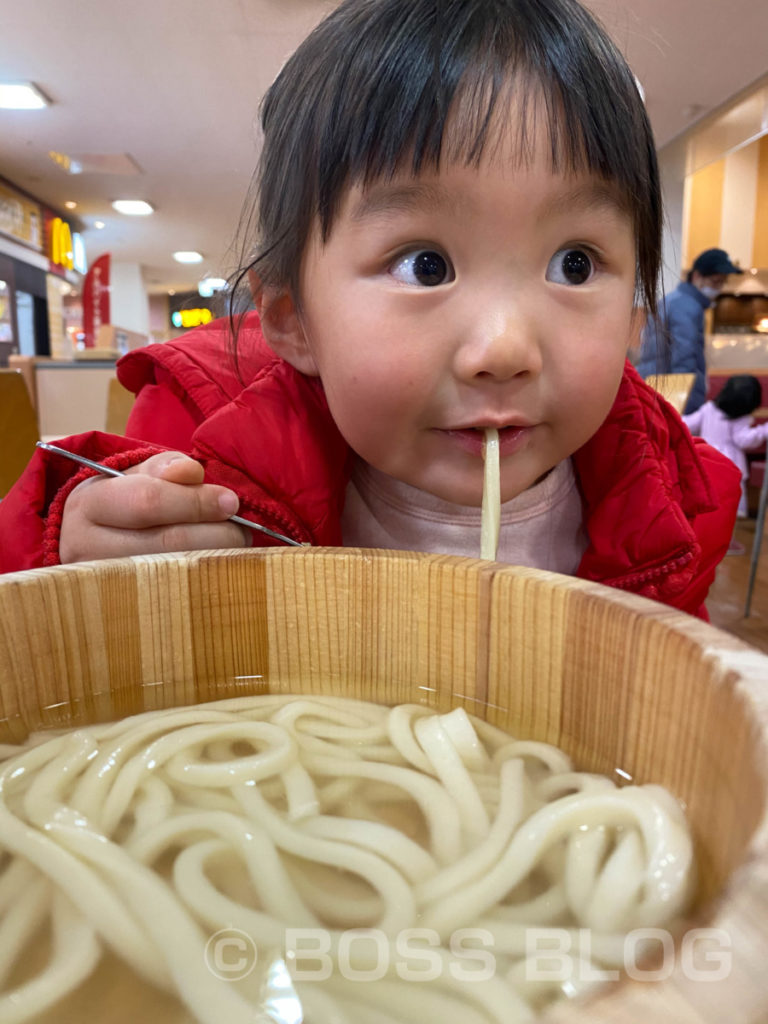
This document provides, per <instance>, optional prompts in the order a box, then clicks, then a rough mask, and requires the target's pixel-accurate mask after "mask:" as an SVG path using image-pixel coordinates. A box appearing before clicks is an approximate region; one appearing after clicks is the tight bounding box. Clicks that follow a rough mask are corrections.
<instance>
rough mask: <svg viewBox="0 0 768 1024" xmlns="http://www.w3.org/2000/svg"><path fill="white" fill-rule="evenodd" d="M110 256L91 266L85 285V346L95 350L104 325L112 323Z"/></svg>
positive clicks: (100, 258) (103, 257) (95, 261)
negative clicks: (97, 338)
mask: <svg viewBox="0 0 768 1024" xmlns="http://www.w3.org/2000/svg"><path fill="white" fill-rule="evenodd" d="M110 259H111V256H110V254H109V253H108V252H107V253H104V255H103V256H99V258H98V259H97V260H94V262H93V263H92V264H91V266H90V268H89V270H88V273H87V274H86V275H85V282H84V284H83V334H84V339H83V344H84V345H85V347H86V348H94V346H95V345H96V337H97V335H98V333H99V328H100V327H101V325H102V324H108V323H109V322H110V315H111V314H110V310H109V261H110Z"/></svg>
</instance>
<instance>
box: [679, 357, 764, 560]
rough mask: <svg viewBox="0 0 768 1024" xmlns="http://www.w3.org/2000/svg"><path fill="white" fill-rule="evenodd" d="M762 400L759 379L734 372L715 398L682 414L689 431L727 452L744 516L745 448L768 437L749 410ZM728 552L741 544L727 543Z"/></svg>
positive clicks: (742, 516)
mask: <svg viewBox="0 0 768 1024" xmlns="http://www.w3.org/2000/svg"><path fill="white" fill-rule="evenodd" d="M761 401H762V389H761V387H760V381H759V380H758V379H757V377H753V376H752V375H751V374H747V373H745V374H737V375H736V376H735V377H729V379H728V381H727V382H726V384H725V386H724V387H723V389H722V391H721V392H720V394H719V395H718V396H717V398H715V399H713V400H712V401H709V402H706V403H705V404H704V405H702V406H701V407H700V408H699V409H697V410H696V412H692V413H690V414H689V415H688V416H683V421H684V423H685V424H686V426H687V427H688V429H689V430H690V431H691V433H692V434H697V435H698V436H700V437H703V438H704V440H705V441H706V442H707V443H708V444H711V445H712V447H713V448H717V450H718V451H720V452H722V453H723V455H727V456H728V458H729V459H730V460H731V462H734V463H735V464H736V465H737V466H738V467H739V469H740V470H741V500H740V502H739V511H738V516H739V518H740V519H746V517H747V485H746V481H747V477H748V476H749V470H748V466H747V456H746V454H745V452H746V451H749V449H751V448H757V447H758V446H759V445H761V444H763V443H764V442H765V441H766V440H768V423H762V424H760V425H759V426H755V425H753V423H752V413H753V412H754V411H755V409H757V407H758V406H759V405H760V402H761ZM728 551H729V554H743V546H742V545H740V544H737V543H734V542H733V541H732V542H731V547H730V548H729V549H728Z"/></svg>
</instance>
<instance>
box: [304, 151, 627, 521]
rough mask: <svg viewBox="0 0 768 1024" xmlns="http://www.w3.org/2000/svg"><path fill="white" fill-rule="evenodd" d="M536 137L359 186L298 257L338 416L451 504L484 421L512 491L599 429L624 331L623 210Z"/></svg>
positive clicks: (614, 384) (477, 486) (377, 453)
mask: <svg viewBox="0 0 768 1024" xmlns="http://www.w3.org/2000/svg"><path fill="white" fill-rule="evenodd" d="M537 134H538V135H539V136H543V134H544V133H542V132H539V133H537ZM546 141H547V140H543V142H544V144H546ZM537 150H538V151H537V153H536V154H535V158H534V159H533V160H532V161H531V163H530V166H528V167H525V168H515V167H514V165H512V166H510V165H509V164H505V163H504V162H503V154H502V158H496V159H491V158H488V159H484V160H483V162H482V163H481V165H480V167H479V168H471V167H464V166H452V167H448V168H446V169H445V170H443V171H441V172H440V173H439V174H435V173H429V174H424V175H421V176H420V177H418V178H412V177H407V176H400V177H397V178H396V179H394V180H393V181H391V182H379V183H376V184H374V185H373V186H372V187H371V188H370V189H369V190H368V191H367V192H363V191H362V190H360V189H359V188H354V189H352V190H351V191H350V192H349V194H348V195H347V197H346V201H345V202H344V204H343V206H342V209H341V212H340V215H339V217H338V219H337V220H336V222H335V223H334V226H333V230H332V233H331V236H330V238H329V239H328V241H327V243H326V244H325V245H323V244H322V242H321V241H320V239H319V237H318V236H317V234H316V235H315V237H313V238H312V239H311V241H310V243H309V246H308V249H307V252H306V255H305V259H304V261H303V265H302V274H301V297H302V315H301V321H300V323H301V328H300V330H303V342H304V343H305V344H306V346H307V361H308V363H309V369H310V372H314V371H316V372H317V373H319V375H320V377H321V379H322V382H323V386H324V389H325V392H326V394H327V397H328V402H329V405H330V408H331V412H332V414H333V416H334V419H335V420H336V423H337V424H338V427H339V429H340V431H341V433H342V434H343V435H344V437H345V438H346V440H347V441H348V443H349V444H350V445H351V447H352V448H353V449H354V450H355V451H356V452H357V453H358V455H360V456H361V457H362V458H363V459H365V461H366V462H368V463H370V464H371V465H372V466H375V467H376V468H377V469H379V470H381V471H383V472H384V473H387V474H389V475H391V476H393V477H396V478H397V479H399V480H402V481H404V482H406V483H408V484H411V485H412V486H414V487H418V488H421V489H422V490H425V491H428V492H430V493H432V494H435V495H437V496H439V497H441V498H443V499H446V500H448V501H453V502H457V503H460V504H464V505H479V504H480V502H481V498H482V479H483V459H482V447H483V429H484V428H486V427H495V428H497V429H498V430H499V435H500V443H501V447H500V452H501V488H502V500H504V501H507V500H509V499H510V498H512V497H514V496H516V495H517V494H520V493H521V492H522V491H524V490H525V489H526V488H528V487H530V486H531V485H532V484H533V483H534V482H535V481H536V480H538V479H539V478H540V477H542V476H543V475H544V474H546V473H547V472H548V471H549V470H550V469H552V467H553V466H555V465H556V464H557V463H558V462H560V461H561V460H562V459H564V458H566V457H567V456H569V455H571V454H572V453H573V452H574V451H575V450H576V449H577V448H578V447H579V446H580V445H582V444H583V443H584V442H585V441H587V439H588V438H590V437H591V436H592V434H594V433H595V431H596V430H597V428H598V427H599V426H600V424H601V423H602V421H603V420H604V419H605V416H606V414H607V413H608V411H609V409H610V407H611V404H612V403H613V400H614V398H615V396H616V392H617V389H618V385H619V381H620V378H621V375H622V370H623V365H624V357H625V353H626V349H627V345H628V343H629V338H630V318H631V313H632V306H633V297H634V290H635V240H634V234H633V229H632V225H631V221H630V219H629V216H628V215H627V213H626V212H625V211H623V210H622V209H621V208H620V206H619V204H618V203H617V202H616V201H615V200H614V199H613V198H612V196H611V193H610V190H609V189H607V188H606V187H605V186H604V185H603V184H602V183H601V182H600V181H599V179H597V178H594V177H592V176H589V175H583V174H582V175H577V176H568V177H565V176H561V175H555V174H553V173H552V172H551V171H550V169H549V163H548V159H547V154H546V150H545V148H544V145H543V144H542V143H541V142H539V143H537ZM306 365H307V364H306V363H305V366H306ZM303 368H304V367H303Z"/></svg>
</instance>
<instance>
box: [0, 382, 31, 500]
mask: <svg viewBox="0 0 768 1024" xmlns="http://www.w3.org/2000/svg"><path fill="white" fill-rule="evenodd" d="M39 440H40V434H39V431H38V427H37V415H36V413H35V409H34V406H33V405H32V399H31V398H30V397H29V391H28V389H27V384H26V381H25V380H24V376H23V374H22V373H21V371H20V370H7V369H0V498H3V497H4V496H5V495H6V494H7V493H8V491H10V489H11V487H12V486H13V485H14V483H16V481H17V480H18V478H19V477H20V476H21V474H22V472H23V470H24V468H25V467H26V465H27V463H28V462H29V460H30V459H31V458H32V454H33V452H34V450H35V444H36V443H37V441H39Z"/></svg>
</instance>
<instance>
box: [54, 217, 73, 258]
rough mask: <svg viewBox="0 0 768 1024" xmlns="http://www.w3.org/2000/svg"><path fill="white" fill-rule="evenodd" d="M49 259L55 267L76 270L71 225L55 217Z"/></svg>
mask: <svg viewBox="0 0 768 1024" xmlns="http://www.w3.org/2000/svg"><path fill="white" fill-rule="evenodd" d="M48 258H49V259H50V261H51V263H53V264H54V266H57V267H64V269H65V270H73V269H74V266H75V251H74V246H73V244H72V231H71V229H70V227H69V224H67V222H66V221H65V220H62V219H61V217H54V218H53V220H52V221H51V238H50V248H49V252H48Z"/></svg>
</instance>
